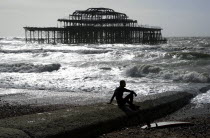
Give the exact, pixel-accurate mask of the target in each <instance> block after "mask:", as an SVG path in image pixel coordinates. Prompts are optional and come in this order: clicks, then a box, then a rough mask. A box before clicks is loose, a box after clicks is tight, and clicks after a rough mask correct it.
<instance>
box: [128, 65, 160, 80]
mask: <svg viewBox="0 0 210 138" xmlns="http://www.w3.org/2000/svg"><path fill="white" fill-rule="evenodd" d="M160 70H161V69H160V68H159V67H157V66H153V65H145V64H143V65H139V66H134V67H132V68H130V69H128V70H127V71H126V75H128V76H130V77H144V76H145V75H147V74H149V73H159V72H160Z"/></svg>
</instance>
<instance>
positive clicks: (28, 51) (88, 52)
mask: <svg viewBox="0 0 210 138" xmlns="http://www.w3.org/2000/svg"><path fill="white" fill-rule="evenodd" d="M45 52H62V53H79V54H103V53H108V52H110V50H54V49H24V50H0V53H45Z"/></svg>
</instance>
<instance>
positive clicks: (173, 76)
mask: <svg viewBox="0 0 210 138" xmlns="http://www.w3.org/2000/svg"><path fill="white" fill-rule="evenodd" d="M125 73H126V75H127V76H129V77H147V78H150V79H154V78H160V79H164V80H172V81H174V82H185V83H190V82H192V83H208V82H210V75H209V74H208V73H199V72H196V71H191V72H190V71H172V70H166V69H163V68H160V67H158V66H153V65H145V64H143V65H138V66H134V67H131V68H129V69H127V70H126V72H125Z"/></svg>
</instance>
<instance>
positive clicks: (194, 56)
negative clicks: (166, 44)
mask: <svg viewBox="0 0 210 138" xmlns="http://www.w3.org/2000/svg"><path fill="white" fill-rule="evenodd" d="M165 57H168V58H173V57H174V58H179V59H187V60H191V59H205V58H210V54H205V53H199V52H171V53H167V54H166V55H165Z"/></svg>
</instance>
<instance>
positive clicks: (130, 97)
mask: <svg viewBox="0 0 210 138" xmlns="http://www.w3.org/2000/svg"><path fill="white" fill-rule="evenodd" d="M125 86H126V83H125V81H124V80H121V81H120V86H119V87H118V88H116V89H115V91H114V94H113V96H112V98H111V100H110V102H109V103H110V104H111V103H112V101H113V99H114V97H116V100H117V104H118V106H119V107H122V106H124V105H125V104H126V103H128V104H129V105H130V107H131V108H135V105H134V104H133V95H135V96H137V94H136V93H135V92H134V91H131V90H128V89H126V88H125ZM124 92H130V94H128V95H127V96H126V97H125V98H123V93H124Z"/></svg>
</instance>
